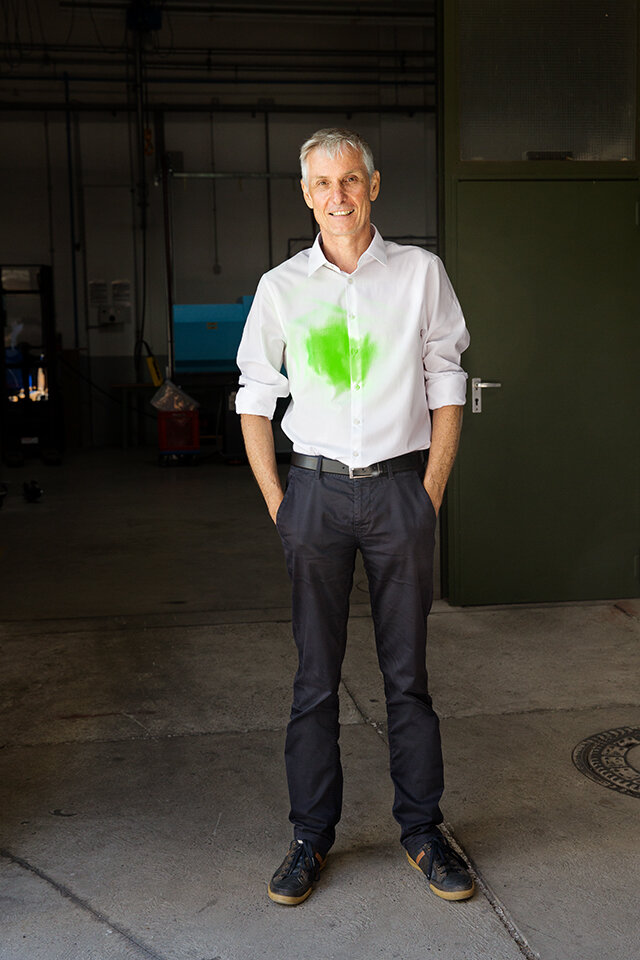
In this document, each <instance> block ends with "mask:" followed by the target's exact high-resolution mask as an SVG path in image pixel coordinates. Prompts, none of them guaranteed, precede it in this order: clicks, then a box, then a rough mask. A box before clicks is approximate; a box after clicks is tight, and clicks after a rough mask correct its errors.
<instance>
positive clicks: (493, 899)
mask: <svg viewBox="0 0 640 960" xmlns="http://www.w3.org/2000/svg"><path fill="white" fill-rule="evenodd" d="M341 682H342V685H343V686H344V688H345V690H346V691H347V693H348V695H349V698H350V699H351V701H352V703H353V705H354V707H355V709H356V711H357V712H358V713H359V714H360V716H361V717H362V720H363V722H364V723H365V724H367V725H368V726H370V727H373V729H374V730H375V732H376V733H377V734H378V736H380V738H381V739H382V740H383V741H384V742H385V744H386V745H387V747H388V746H389V740H388V738H387V736H386V734H385V732H384V728H383V725H382V724H380V723H378V722H377V721H376V720H374V719H373V718H372V717H370V716H368V715H367V714H366V713H365V712H364V710H363V709H362V707H361V706H360V704H359V703H358V701H357V699H356V697H355V696H354V695H353V693H352V692H351V690H350V689H349V687H348V685H347V684H346V683H345V682H344V680H342V681H341ZM441 829H442V832H443V833H444V835H445V836H446V838H447V840H449V842H450V843H451V844H452V846H453V847H454V848H455V849H456V850H457V851H458V853H460V854H462V856H463V858H464V859H465V860H466V861H467V863H468V864H469V866H470V868H471V874H472V876H473V879H474V880H475V881H476V883H477V886H478V888H479V889H480V891H481V892H482V895H483V896H484V898H485V900H486V901H487V903H488V904H489V906H490V908H491V910H492V912H493V913H494V915H495V916H496V917H497V919H498V920H499V921H500V923H501V924H502V926H503V927H504V928H505V930H506V931H507V934H508V935H509V937H510V938H511V940H512V941H513V942H514V943H515V945H516V947H517V948H518V950H519V951H520V953H521V954H522V956H523V957H525V958H526V960H540V956H539V954H537V953H536V952H535V951H534V950H532V948H531V947H530V945H529V943H528V942H527V939H526V937H525V936H524V934H522V933H520V931H519V930H518V928H517V926H516V924H515V922H514V920H513V919H512V918H511V916H510V914H509V912H508V911H507V909H506V907H505V906H504V905H503V904H502V902H501V900H500V898H499V897H498V896H497V895H496V894H495V893H494V891H493V890H492V889H491V886H490V884H489V883H487V881H486V880H485V879H484V877H483V876H482V874H481V873H480V871H479V869H478V866H477V864H476V863H475V862H474V861H473V860H472V859H471V857H469V855H468V854H467V852H466V850H465V849H464V847H463V846H462V845H461V844H460V843H459V841H458V840H456V837H455V835H454V833H453V830H452V828H451V827H450V826H449V824H448V823H447V822H446V821H445V822H444V823H443V824H442V825H441Z"/></svg>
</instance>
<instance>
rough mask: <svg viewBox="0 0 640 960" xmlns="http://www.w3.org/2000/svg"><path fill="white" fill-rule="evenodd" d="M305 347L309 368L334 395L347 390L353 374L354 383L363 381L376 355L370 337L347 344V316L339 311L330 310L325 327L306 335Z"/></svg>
mask: <svg viewBox="0 0 640 960" xmlns="http://www.w3.org/2000/svg"><path fill="white" fill-rule="evenodd" d="M306 347H307V360H308V363H309V366H310V367H311V369H312V370H315V372H316V373H317V374H318V375H319V376H321V377H322V378H323V379H324V380H327V381H328V382H329V383H330V384H332V386H333V387H335V389H336V392H337V393H342V392H343V391H344V390H349V389H350V387H351V382H352V375H353V379H354V380H358V381H360V382H364V380H365V378H366V376H367V373H368V372H369V367H370V366H371V361H372V360H373V357H374V355H375V352H376V345H375V343H373V341H372V340H371V337H370V336H369V334H367V335H366V336H365V337H363V338H361V339H360V340H352V341H351V342H350V341H349V331H348V328H347V315H346V312H345V311H344V310H341V309H339V308H336V309H334V310H333V311H332V313H331V317H330V319H329V323H327V324H326V326H324V327H315V328H314V329H312V330H310V331H309V332H308V334H307V338H306ZM352 372H353V373H352Z"/></svg>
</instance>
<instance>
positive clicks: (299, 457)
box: [291, 450, 425, 480]
mask: <svg viewBox="0 0 640 960" xmlns="http://www.w3.org/2000/svg"><path fill="white" fill-rule="evenodd" d="M424 459H425V458H424V451H422V450H416V451H414V452H413V453H403V454H402V456H400V457H391V459H389V460H380V462H379V463H372V464H370V465H369V466H368V467H348V466H347V464H346V463H342V462H341V461H340V460H328V459H327V458H326V457H308V456H307V455H306V453H292V454H291V466H292V467H303V468H304V469H305V470H317V469H318V464H320V472H321V473H338V474H341V475H342V476H345V477H351V478H352V479H354V480H358V479H361V478H363V477H380V476H382V474H383V473H387V474H391V473H395V472H396V471H400V470H420V469H421V468H422V467H424Z"/></svg>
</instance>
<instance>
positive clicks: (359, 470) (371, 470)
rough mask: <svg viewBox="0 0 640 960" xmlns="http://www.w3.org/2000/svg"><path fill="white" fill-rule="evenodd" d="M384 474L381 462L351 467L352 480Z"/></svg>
mask: <svg viewBox="0 0 640 960" xmlns="http://www.w3.org/2000/svg"><path fill="white" fill-rule="evenodd" d="M381 474H382V470H381V468H380V464H379V463H372V464H371V465H370V466H368V467H349V477H350V478H351V480H363V479H366V478H369V477H379V476H380V475H381Z"/></svg>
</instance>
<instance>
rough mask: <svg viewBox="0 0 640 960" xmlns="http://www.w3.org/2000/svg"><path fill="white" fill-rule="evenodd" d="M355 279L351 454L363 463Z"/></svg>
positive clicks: (350, 319) (350, 293) (350, 324)
mask: <svg viewBox="0 0 640 960" xmlns="http://www.w3.org/2000/svg"><path fill="white" fill-rule="evenodd" d="M356 287H357V285H356V284H355V283H354V280H353V277H349V280H348V282H347V331H348V334H349V372H350V375H351V454H352V456H353V458H354V460H355V462H356V463H362V465H363V466H366V464H364V463H363V461H362V459H361V456H362V454H361V451H362V389H361V387H362V355H361V351H360V325H359V321H358V309H357V307H358V304H357V296H356Z"/></svg>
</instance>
